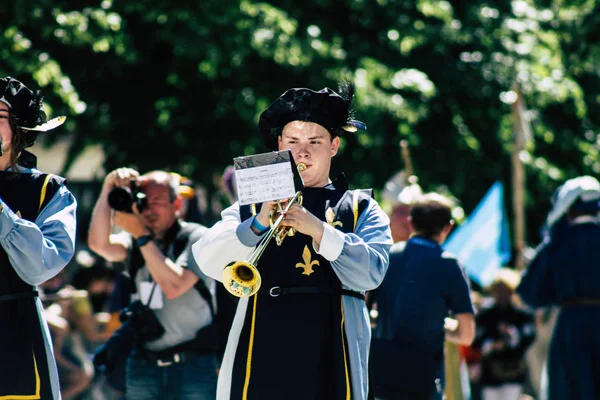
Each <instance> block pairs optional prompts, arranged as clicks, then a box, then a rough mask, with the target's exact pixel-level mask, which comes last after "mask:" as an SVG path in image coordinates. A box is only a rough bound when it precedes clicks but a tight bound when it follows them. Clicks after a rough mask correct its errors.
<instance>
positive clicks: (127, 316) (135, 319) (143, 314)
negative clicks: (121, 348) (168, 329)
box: [119, 300, 165, 343]
mask: <svg viewBox="0 0 600 400" xmlns="http://www.w3.org/2000/svg"><path fill="white" fill-rule="evenodd" d="M119 319H120V320H121V322H123V323H124V324H131V327H132V328H133V332H134V334H135V337H136V339H137V340H139V341H140V342H142V343H143V342H150V341H152V340H156V339H158V338H160V337H161V336H162V335H163V334H164V333H165V328H164V327H163V326H162V325H161V323H160V321H159V320H158V318H157V317H156V314H154V311H152V310H151V309H150V307H148V306H147V305H145V304H144V303H142V302H141V301H139V300H135V301H133V302H131V304H129V306H128V307H127V308H125V309H123V311H121V314H120V315H119Z"/></svg>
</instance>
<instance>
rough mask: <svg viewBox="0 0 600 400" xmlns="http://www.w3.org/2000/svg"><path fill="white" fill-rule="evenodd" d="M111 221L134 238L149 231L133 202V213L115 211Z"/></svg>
mask: <svg viewBox="0 0 600 400" xmlns="http://www.w3.org/2000/svg"><path fill="white" fill-rule="evenodd" d="M113 223H114V224H115V225H117V226H118V227H120V228H122V229H124V230H126V231H127V232H129V234H131V236H133V238H134V239H137V238H139V237H140V236H144V235H148V234H150V233H151V232H150V230H149V229H148V227H147V226H146V223H145V222H144V217H142V215H141V214H140V213H139V211H138V209H137V205H136V204H133V213H126V212H121V211H115V216H114V221H113Z"/></svg>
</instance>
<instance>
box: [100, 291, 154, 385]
mask: <svg viewBox="0 0 600 400" xmlns="http://www.w3.org/2000/svg"><path fill="white" fill-rule="evenodd" d="M119 319H120V320H121V322H122V323H123V324H122V325H121V326H120V327H119V329H117V330H116V331H115V333H113V335H112V336H111V337H110V338H109V339H108V340H107V341H106V343H104V344H103V345H102V346H100V347H99V348H98V350H96V353H95V354H94V359H93V362H94V366H96V368H98V369H100V370H102V371H104V372H105V373H110V372H111V371H113V370H114V369H115V368H118V367H119V366H123V365H124V364H125V362H126V360H127V357H129V354H131V352H132V350H133V349H134V348H135V346H136V343H137V344H141V343H145V342H149V341H152V340H156V339H158V338H160V337H161V336H162V335H164V333H165V328H164V327H163V326H162V325H161V323H160V321H159V320H158V318H156V314H154V312H153V311H152V310H151V309H150V308H149V307H148V306H147V305H145V304H143V303H142V302H141V301H139V300H136V301H133V302H131V304H129V306H128V307H127V308H125V309H123V310H122V311H121V314H120V315H119Z"/></svg>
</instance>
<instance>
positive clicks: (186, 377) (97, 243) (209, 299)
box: [88, 168, 218, 400]
mask: <svg viewBox="0 0 600 400" xmlns="http://www.w3.org/2000/svg"><path fill="white" fill-rule="evenodd" d="M179 185H180V180H179V178H178V177H176V176H174V175H173V174H170V173H168V172H165V171H152V172H149V173H147V174H145V175H142V176H140V175H139V173H138V172H137V171H135V170H133V169H130V168H119V169H117V170H114V171H112V172H111V173H109V174H108V175H107V176H106V178H105V180H104V185H103V188H102V192H101V194H100V196H99V198H98V201H97V202H96V206H95V208H94V212H93V214H92V221H91V223H90V231H89V240H88V244H89V246H90V249H92V250H93V251H94V252H96V253H98V254H99V255H101V256H102V257H104V258H105V259H107V260H108V261H111V262H123V261H125V260H127V269H126V272H127V274H128V276H129V279H130V281H131V285H130V288H131V292H130V293H131V294H132V300H134V301H132V303H131V304H130V305H129V306H128V308H127V313H126V314H124V316H126V317H127V318H126V322H125V323H124V324H123V326H121V327H120V328H119V330H118V331H117V332H115V335H116V337H117V338H120V339H116V340H124V341H125V342H126V343H123V342H119V341H116V340H113V339H114V338H115V335H113V338H111V340H109V341H108V342H107V343H106V345H105V346H103V350H102V351H99V352H97V353H96V356H95V362H97V363H98V364H105V365H106V364H110V363H112V362H113V361H114V359H115V358H116V357H119V358H122V357H123V356H128V358H127V367H126V377H125V383H126V391H125V396H126V398H127V399H132V400H137V399H140V400H145V399H148V398H176V399H182V400H184V399H192V398H193V399H206V400H208V399H210V400H212V399H214V397H215V390H216V371H217V354H216V351H217V345H218V337H217V332H216V325H215V306H216V305H215V303H214V298H215V284H214V281H213V280H212V279H210V278H208V277H206V276H205V275H204V274H203V273H202V272H201V271H200V269H199V268H198V265H197V264H196V262H195V260H194V258H193V257H192V255H191V244H192V243H194V242H195V241H197V240H199V239H200V237H202V235H203V234H204V231H205V230H206V228H205V227H203V226H202V225H199V224H195V223H192V222H185V221H182V220H181V219H180V214H179V212H180V208H181V201H182V199H181V195H180V193H179ZM117 194H119V195H118V197H117V198H115V196H116V195H117ZM113 210H114V217H113V215H112V214H113ZM113 218H114V219H113ZM113 223H114V225H115V226H117V227H120V228H121V229H123V231H122V232H120V233H117V234H112V233H111V232H112V230H113ZM129 331H130V332H131V335H132V336H133V344H132V346H131V347H133V349H132V348H131V347H127V346H129V345H130V342H131V336H125V335H124V333H126V332H129ZM117 333H118V335H117ZM115 345H116V346H117V347H116V348H115V347H114V346H115ZM124 352H126V354H122V353H124ZM115 353H120V354H115ZM157 377H160V378H157Z"/></svg>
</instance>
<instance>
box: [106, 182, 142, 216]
mask: <svg viewBox="0 0 600 400" xmlns="http://www.w3.org/2000/svg"><path fill="white" fill-rule="evenodd" d="M134 204H135V205H137V208H138V211H139V212H142V211H144V209H145V208H146V207H148V199H147V198H146V195H145V194H144V192H142V191H141V190H140V189H139V188H138V186H137V184H136V182H135V180H131V182H130V184H129V187H128V188H127V187H116V188H113V189H112V190H111V191H110V193H109V194H108V205H109V206H110V207H111V208H112V209H114V210H117V211H123V212H128V213H131V212H133V208H132V207H133V205H134Z"/></svg>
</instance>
